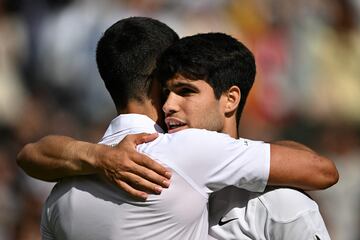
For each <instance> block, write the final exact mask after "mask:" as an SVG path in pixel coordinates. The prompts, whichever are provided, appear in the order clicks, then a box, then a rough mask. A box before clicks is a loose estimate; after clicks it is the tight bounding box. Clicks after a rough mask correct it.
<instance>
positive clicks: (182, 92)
mask: <svg viewBox="0 0 360 240" xmlns="http://www.w3.org/2000/svg"><path fill="white" fill-rule="evenodd" d="M176 92H177V94H178V95H180V96H187V95H190V94H192V93H194V92H195V91H194V90H193V89H191V88H181V89H178V90H177V91H176Z"/></svg>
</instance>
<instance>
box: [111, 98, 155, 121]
mask: <svg viewBox="0 0 360 240" xmlns="http://www.w3.org/2000/svg"><path fill="white" fill-rule="evenodd" d="M117 112H118V114H131V113H135V114H142V115H145V116H148V117H149V118H151V119H152V120H153V121H154V122H158V121H159V116H158V113H157V111H156V108H155V107H154V106H153V105H152V104H151V102H150V101H144V102H138V101H129V102H128V104H127V105H126V107H125V108H123V109H117Z"/></svg>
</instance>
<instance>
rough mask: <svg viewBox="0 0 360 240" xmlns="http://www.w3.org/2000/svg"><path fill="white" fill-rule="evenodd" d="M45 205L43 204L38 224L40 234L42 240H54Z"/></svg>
mask: <svg viewBox="0 0 360 240" xmlns="http://www.w3.org/2000/svg"><path fill="white" fill-rule="evenodd" d="M47 210H48V208H47V204H46V203H45V204H44V206H43V210H42V214H41V223H40V232H41V239H42V240H55V239H56V238H55V236H54V233H53V232H52V231H51V230H50V229H51V227H50V222H49V218H48V214H47Z"/></svg>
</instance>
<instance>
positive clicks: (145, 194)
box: [141, 192, 148, 200]
mask: <svg viewBox="0 0 360 240" xmlns="http://www.w3.org/2000/svg"><path fill="white" fill-rule="evenodd" d="M141 197H142V198H143V199H144V200H146V199H147V197H148V194H147V193H144V192H143V193H141Z"/></svg>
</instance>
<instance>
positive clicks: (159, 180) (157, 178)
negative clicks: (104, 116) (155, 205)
mask: <svg viewBox="0 0 360 240" xmlns="http://www.w3.org/2000/svg"><path fill="white" fill-rule="evenodd" d="M131 172H132V173H133V174H135V175H136V176H138V177H140V178H142V179H145V180H146V182H150V183H152V184H155V185H159V186H161V187H164V188H168V187H169V186H170V180H169V179H168V178H166V177H163V176H161V175H159V174H158V173H156V172H154V171H152V170H150V169H148V168H146V167H143V166H141V165H137V166H135V167H133V168H132V169H131ZM149 186H150V185H149Z"/></svg>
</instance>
